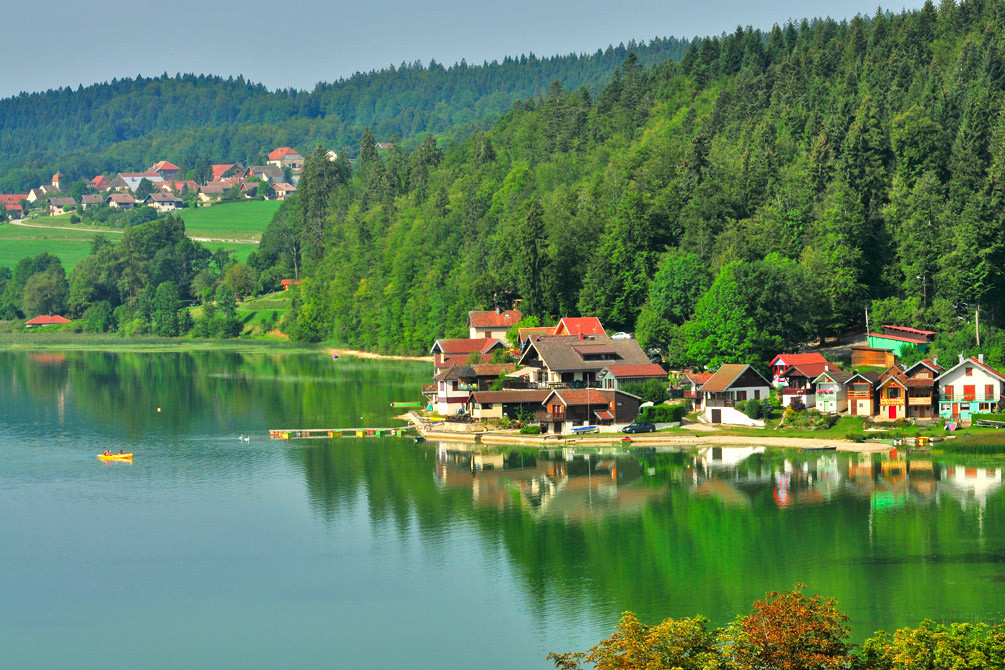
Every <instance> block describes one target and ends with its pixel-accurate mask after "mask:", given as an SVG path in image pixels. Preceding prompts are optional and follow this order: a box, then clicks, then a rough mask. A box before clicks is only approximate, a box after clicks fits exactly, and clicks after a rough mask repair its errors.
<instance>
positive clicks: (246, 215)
mask: <svg viewBox="0 0 1005 670" xmlns="http://www.w3.org/2000/svg"><path fill="white" fill-rule="evenodd" d="M282 204H283V203H282V202H280V201H278V200H251V201H248V202H232V203H226V204H221V205H213V206H212V207H199V208H194V209H193V208H190V209H183V210H181V217H182V219H184V220H185V230H186V231H187V232H188V234H189V235H190V236H192V237H212V238H222V239H228V240H259V239H261V237H262V233H263V232H264V231H265V228H266V227H267V226H268V225H269V221H271V220H272V215H273V214H275V213H276V210H278V209H279V207H280V206H281V205H282Z"/></svg>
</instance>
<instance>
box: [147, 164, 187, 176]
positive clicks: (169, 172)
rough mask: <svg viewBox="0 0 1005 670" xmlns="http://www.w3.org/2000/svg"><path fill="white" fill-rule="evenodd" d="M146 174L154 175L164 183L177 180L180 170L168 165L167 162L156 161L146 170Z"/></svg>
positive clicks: (175, 166)
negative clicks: (151, 173)
mask: <svg viewBox="0 0 1005 670" xmlns="http://www.w3.org/2000/svg"><path fill="white" fill-rule="evenodd" d="M147 172H153V173H156V174H157V175H159V176H160V177H161V179H164V180H165V181H173V180H175V179H177V178H178V173H179V172H181V168H180V167H178V166H177V165H174V164H173V163H168V162H167V161H157V162H156V163H154V164H153V165H151V166H150V167H149V168H147Z"/></svg>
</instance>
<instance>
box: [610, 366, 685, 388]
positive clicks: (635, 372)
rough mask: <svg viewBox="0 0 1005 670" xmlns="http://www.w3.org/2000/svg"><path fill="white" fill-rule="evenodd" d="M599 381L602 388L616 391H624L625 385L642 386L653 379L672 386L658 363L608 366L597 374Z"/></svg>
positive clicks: (665, 372)
mask: <svg viewBox="0 0 1005 670" xmlns="http://www.w3.org/2000/svg"><path fill="white" fill-rule="evenodd" d="M597 379H598V380H600V387H601V388H605V389H614V390H616V391H620V390H622V387H623V386H624V385H625V384H641V383H643V382H647V381H649V380H651V379H656V380H659V381H661V382H665V385H666V386H667V387H669V385H670V382H669V380H668V379H667V371H666V370H664V369H663V367H662V366H660V365H657V364H656V363H648V364H646V365H608V366H606V367H604V368H603V369H602V370H601V371H600V372H599V373H598V374H597Z"/></svg>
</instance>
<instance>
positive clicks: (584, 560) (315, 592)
mask: <svg viewBox="0 0 1005 670" xmlns="http://www.w3.org/2000/svg"><path fill="white" fill-rule="evenodd" d="M428 368H429V366H428V365H427V364H422V363H388V362H378V361H360V360H352V359H342V360H340V361H338V362H337V363H334V362H332V361H331V359H330V358H327V357H324V356H320V355H300V354H296V355H293V354H288V355H268V354H260V353H255V354H236V353H205V352H199V353H182V354H164V353H158V354H114V353H93V352H77V353H66V354H53V353H45V354H36V355H31V354H27V353H7V354H2V353H0V409H2V412H0V456H3V457H4V458H5V463H6V465H5V466H4V467H3V468H0V510H8V511H9V512H10V513H8V514H2V513H0V534H2V535H3V537H5V538H6V544H5V546H4V550H3V551H0V568H6V570H0V574H2V575H3V576H0V599H4V601H5V602H10V601H11V600H12V599H13V601H15V602H24V603H30V604H27V605H26V606H25V607H24V608H23V609H21V610H8V611H7V612H6V613H0V646H6V647H7V648H8V649H13V650H14V654H13V658H15V659H20V660H24V659H30V658H35V659H36V660H37V657H35V656H32V655H31V651H30V650H28V648H27V646H26V643H25V642H24V640H25V639H27V638H25V632H26V631H27V632H28V633H29V634H31V633H39V632H40V631H43V630H46V629H47V628H48V627H51V626H52V625H54V621H62V619H63V618H65V617H69V615H68V614H67V612H81V613H83V614H81V618H82V619H83V621H81V620H78V619H76V618H74V617H69V618H70V621H69V623H65V625H66V626H68V629H67V630H69V631H71V632H72V631H74V630H79V631H80V634H79V636H76V637H75V636H74V635H73V634H65V635H64V637H65V639H66V640H67V643H66V644H67V645H71V644H72V645H76V647H77V648H79V646H80V645H81V644H83V645H84V646H85V647H86V645H87V642H84V641H82V640H86V639H87V634H88V633H89V631H90V629H89V628H88V627H87V626H89V625H90V624H89V622H87V621H86V619H87V617H86V613H89V612H92V611H95V612H101V613H102V615H106V616H112V617H115V616H119V615H122V613H124V612H128V613H129V615H130V621H131V622H133V625H136V626H138V628H137V630H136V634H137V636H138V637H139V638H140V639H142V640H143V641H144V644H145V645H146V646H145V647H144V649H146V650H147V651H144V649H137V650H127V649H119V650H115V649H108V648H103V651H102V652H101V653H99V652H95V654H96V655H95V656H94V658H95V659H96V660H95V662H94V663H90V662H88V663H87V665H93V666H95V667H97V666H100V665H103V663H101V662H99V661H108V660H109V659H111V660H112V661H114V662H112V663H110V664H111V665H116V664H126V663H130V662H138V661H140V660H147V661H149V658H150V657H149V656H144V654H148V653H162V654H164V655H163V656H162V658H164V659H169V660H170V663H167V662H165V663H164V664H165V665H174V666H175V667H177V665H178V664H184V663H189V664H190V663H192V662H197V661H205V660H206V659H212V660H213V661H214V662H216V663H220V664H233V663H235V662H237V661H238V660H241V659H246V658H248V657H249V652H250V651H253V652H256V653H257V654H258V657H259V658H261V659H262V661H261V662H262V663H263V664H267V663H268V662H269V661H275V662H283V663H286V664H291V665H312V664H316V663H318V662H323V661H324V660H325V659H328V658H329V656H328V654H330V653H335V654H339V655H340V656H339V657H340V658H341V659H342V660H345V659H352V660H356V661H357V662H359V661H360V660H361V659H362V658H363V657H362V656H361V655H363V654H369V656H367V657H366V660H367V661H369V662H367V663H364V665H366V666H367V667H400V665H401V663H402V662H405V661H407V662H408V663H410V664H411V665H413V666H414V667H452V666H454V665H461V664H469V665H470V664H473V663H478V664H479V666H480V667H486V666H488V667H514V666H519V667H547V664H546V663H545V662H544V659H543V657H544V654H545V653H546V652H547V651H549V650H565V649H573V648H583V647H585V646H588V645H589V644H590V643H591V642H592V641H595V640H596V639H599V638H600V637H602V636H604V635H606V634H607V633H608V632H609V630H610V628H611V627H612V626H613V624H614V622H616V620H617V618H618V616H619V614H620V613H621V612H622V611H624V610H633V611H635V612H636V613H637V614H639V615H640V616H641V617H642V618H643V619H648V620H658V619H661V618H663V617H667V616H688V615H693V614H695V613H704V614H706V615H708V616H709V617H711V618H712V619H713V621H714V623H716V624H723V623H726V622H727V621H729V620H730V619H732V618H733V617H735V616H736V615H737V614H738V613H740V612H743V611H746V609H747V608H748V606H749V604H750V602H751V601H753V600H755V599H756V598H758V597H760V596H761V595H763V593H764V592H765V591H766V590H768V589H785V588H788V587H791V586H792V584H794V583H796V582H805V583H806V584H808V586H809V588H810V590H811V591H814V592H819V593H823V594H826V595H832V596H835V597H837V598H838V599H839V600H840V601H841V605H842V608H843V609H844V610H845V611H847V612H848V613H849V615H850V616H851V617H852V621H853V629H854V634H855V636H856V637H857V638H858V639H861V638H862V637H864V636H865V635H867V634H869V633H871V632H872V631H873V630H875V629H877V628H886V629H892V628H895V627H897V626H901V625H913V624H916V623H917V622H918V621H919V620H920V619H921V618H923V617H931V618H935V619H938V620H961V619H962V620H974V619H985V620H1000V619H1001V618H1002V617H1003V607H1005V606H1003V603H1005V493H1003V488H1002V483H1003V482H1002V475H1003V472H1002V467H1001V463H1000V462H996V461H989V462H980V461H968V460H965V459H949V460H938V459H936V460H931V459H922V458H889V457H888V456H883V457H876V458H873V457H864V458H863V457H858V456H854V455H838V454H835V453H819V452H817V453H810V452H804V453H796V452H791V451H787V452H782V451H778V450H769V451H765V450H763V449H757V448H732V449H726V448H721V449H720V448H708V449H704V450H701V451H697V452H688V453H681V452H670V451H668V452H659V453H657V452H649V451H644V452H613V451H612V452H611V453H599V454H597V453H581V452H576V451H570V450H560V449H559V450H550V451H538V450H532V449H516V450H514V449H506V450H491V449H477V450H472V449H470V448H469V447H467V446H465V445H463V444H447V443H442V444H429V445H415V444H413V443H412V442H411V441H410V440H406V439H374V438H371V439H364V440H357V439H351V438H342V439H336V440H316V441H296V440H291V441H289V442H286V441H282V440H268V439H267V438H266V437H265V436H266V435H267V431H268V430H269V429H272V428H305V427H310V428H320V427H344V426H359V425H364V426H367V425H370V426H373V425H388V424H389V422H393V414H394V412H393V411H392V410H391V409H390V408H389V407H388V405H389V403H390V401H391V400H409V399H413V397H414V395H415V391H416V389H417V385H418V384H420V383H422V382H423V381H424V380H425V379H426V378H427V377H428V376H429V369H428ZM158 408H160V411H157V410H158ZM238 435H253V436H254V439H253V441H251V442H250V443H243V442H240V441H239V440H238V439H237V436H238ZM54 436H55V437H54ZM102 445H112V446H113V447H117V446H119V445H123V446H127V447H128V448H129V449H130V450H135V451H136V452H137V454H138V457H137V461H136V463H135V464H134V465H133V466H132V467H131V468H101V466H99V465H98V464H96V463H94V462H93V461H94V460H95V459H94V456H93V454H94V453H95V449H98V448H99V447H101V446H102ZM122 505H127V506H128V507H129V509H130V511H131V513H132V514H133V515H134V516H135V524H134V526H133V527H134V528H136V529H142V532H140V530H134V531H130V532H128V533H127V532H124V531H121V529H115V528H110V527H107V526H105V525H103V524H102V522H101V520H100V517H101V515H102V513H106V512H108V510H109V509H110V508H118V509H121V506H122ZM39 510H41V511H39ZM200 510H201V511H200ZM205 510H211V511H212V512H211V513H210V514H209V515H208V518H207V519H201V518H200V516H201V515H206V514H207V513H206V511H205ZM14 512H18V513H14ZM133 533H135V535H134V534H133ZM68 538H73V539H72V541H70V539H68ZM109 545H110V546H114V547H115V553H114V554H112V555H111V557H110V558H109V557H107V556H106V555H105V553H104V552H105V549H104V547H106V546H109ZM120 555H121V556H123V557H124V558H122V561H123V562H124V563H126V564H127V568H128V569H129V570H130V571H131V573H130V574H131V579H130V580H129V581H128V582H123V583H118V584H116V585H115V594H116V599H115V600H114V602H112V603H111V604H109V602H107V600H108V598H107V595H106V594H105V592H104V591H101V590H88V589H84V588H82V587H80V586H79V584H80V577H79V575H76V573H75V570H76V569H77V568H76V567H75V566H78V565H80V564H87V563H89V562H92V561H94V560H96V557H99V558H101V559H102V560H113V561H114V560H116V558H117V557H119V556H120ZM161 555H169V556H171V557H172V561H170V562H166V563H159V562H157V560H156V557H158V556H161ZM333 557H334V558H333ZM32 561H36V562H38V561H41V563H39V564H38V566H36V568H35V570H36V572H37V571H38V570H39V569H41V571H42V572H43V575H42V576H44V577H45V579H36V580H28V579H24V576H25V575H28V574H30V573H29V571H28V570H27V567H26V565H27V564H30V563H31V562H32ZM152 566H156V567H152ZM279 568H282V570H281V572H278V573H277V572H276V571H277V569H279ZM193 569H196V570H202V571H206V572H208V573H209V574H212V575H213V577H212V579H208V578H207V579H205V580H195V579H194V577H193V576H192V574H193ZM5 573H6V574H5ZM276 574H281V575H282V576H281V577H277V576H275V575H276ZM264 575H269V577H264ZM172 584H183V585H185V589H186V590H185V593H186V597H183V598H176V597H175V595H174V594H175V590H173V589H174V588H175V587H172V586H171V585H172ZM305 594H310V595H309V596H308V595H305ZM5 595H6V596H7V598H4V596H5ZM291 598H292V601H291ZM297 603H300V605H297ZM197 604H198V607H199V608H200V609H199V610H195V609H193V608H195V607H196V606H197ZM205 611H208V612H212V616H213V617H214V620H226V621H227V622H228V623H227V626H226V627H225V628H224V632H225V633H226V634H227V635H229V638H228V639H232V640H240V641H241V644H240V645H238V644H237V643H236V642H235V644H234V646H233V647H229V646H227V645H223V646H221V645H220V643H219V642H218V641H216V642H214V641H213V640H211V639H207V640H204V641H200V640H199V639H195V640H193V641H192V642H191V643H190V644H189V645H188V646H187V647H186V648H185V649H182V650H179V649H177V648H176V647H175V646H172V644H171V642H170V640H169V639H168V638H169V637H170V634H169V631H175V632H176V631H178V630H184V629H185V626H186V625H187V624H186V623H185V622H186V621H189V620H199V621H201V620H202V619H201V618H199V617H202V616H203V614H202V613H203V612H205ZM274 612H284V613H286V616H285V618H282V619H276V618H275V617H274V616H273V615H272V613H274ZM144 614H145V615H146V617H145V618H147V619H150V620H151V624H150V626H148V627H147V628H143V627H142V626H141V625H140V624H139V623H137V622H138V621H139V620H141V619H143V618H144V616H143V615H144ZM155 614H156V616H155ZM164 617H167V618H168V620H167V621H165V620H164ZM153 622H156V626H155V625H154V623H153ZM323 622H326V623H323ZM332 622H337V625H335V624H333V623H332ZM386 626H392V627H394V630H395V631H396V640H397V642H396V644H395V645H387V644H385V641H386V634H387V633H386V630H384V629H383V627H386ZM266 631H271V633H273V634H274V635H273V636H271V637H272V638H274V639H270V635H268V634H265V632H266ZM64 633H65V631H64ZM253 633H254V634H253ZM172 634H173V633H172ZM283 636H286V638H285V639H287V640H288V639H290V637H291V636H295V637H296V638H297V639H298V640H300V641H301V644H298V645H289V644H285V643H283V642H282V641H280V640H281V639H283ZM151 649H152V650H153V651H150V650H151ZM71 652H72V649H71V648H70V647H69V646H68V647H67V649H66V654H65V655H60V653H59V645H58V644H57V645H55V647H54V648H53V649H50V650H49V652H48V653H51V654H52V656H51V661H52V662H51V663H50V665H59V664H60V661H66V660H67V659H73V658H76V657H75V656H73V654H72V653H71ZM102 653H104V654H105V656H102ZM46 658H50V657H46ZM416 659H418V661H417V660H416ZM486 659H490V660H488V661H486ZM41 665H46V663H41ZM105 665H107V664H105Z"/></svg>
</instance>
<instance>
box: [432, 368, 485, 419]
mask: <svg viewBox="0 0 1005 670" xmlns="http://www.w3.org/2000/svg"><path fill="white" fill-rule="evenodd" d="M465 367H466V366H463V365H451V366H450V367H449V368H445V369H443V370H440V371H439V372H438V373H436V375H435V376H434V377H433V381H434V382H436V405H435V407H436V412H437V414H442V415H443V416H450V415H452V414H457V413H458V411H459V410H463V409H464V406H465V405H466V404H467V402H468V397H469V396H470V395H471V392H472V391H477V390H478V387H477V386H474V385H469V384H462V383H461V381H460V376H459V373H460V371H461V370H462V369H464V368H465Z"/></svg>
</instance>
